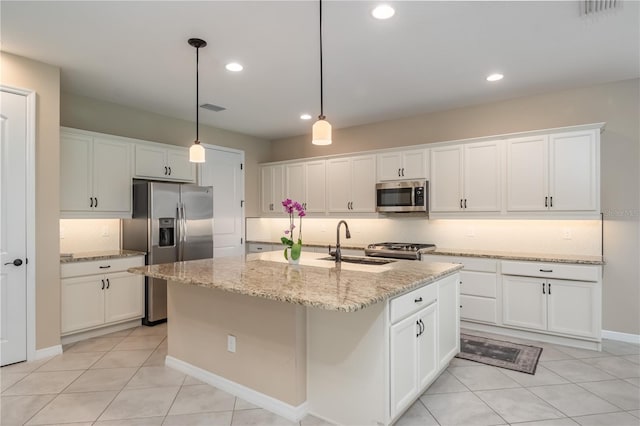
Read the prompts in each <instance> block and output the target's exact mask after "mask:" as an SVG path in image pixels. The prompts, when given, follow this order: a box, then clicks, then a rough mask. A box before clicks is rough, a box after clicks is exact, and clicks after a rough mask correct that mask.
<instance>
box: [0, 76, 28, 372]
mask: <svg viewBox="0 0 640 426" xmlns="http://www.w3.org/2000/svg"><path fill="white" fill-rule="evenodd" d="M35 99H36V95H35V93H34V92H32V91H28V90H23V89H16V88H11V87H8V86H0V365H7V364H13V363H16V362H20V361H25V360H27V359H32V358H34V357H35V273H34V272H35V268H34V265H35V233H34V231H35V209H34V205H35V182H34V180H35V161H34V158H35V152H34V149H35Z"/></svg>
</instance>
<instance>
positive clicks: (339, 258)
mask: <svg viewBox="0 0 640 426" xmlns="http://www.w3.org/2000/svg"><path fill="white" fill-rule="evenodd" d="M343 223H344V230H345V231H346V234H347V238H351V232H349V225H347V222H345V221H344V220H341V221H340V222H338V226H337V227H336V263H340V262H342V253H341V252H340V225H342V224H343Z"/></svg>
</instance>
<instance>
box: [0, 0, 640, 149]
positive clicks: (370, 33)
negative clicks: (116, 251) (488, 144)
mask: <svg viewBox="0 0 640 426" xmlns="http://www.w3.org/2000/svg"><path fill="white" fill-rule="evenodd" d="M618 1H620V0H618ZM377 3H379V2H373V1H346V0H342V1H325V2H324V3H323V9H324V16H323V19H324V65H325V73H324V76H325V108H324V109H325V115H326V116H327V119H328V120H329V121H330V122H331V123H332V124H333V126H334V128H341V127H348V126H353V125H359V124H365V123H370V122H376V121H382V120H387V119H393V118H399V117H403V116H411V115H417V114H421V113H426V112H430V111H437V110H443V109H449V108H455V107H461V106H465V105H473V104H479V103H484V102H490V101H495V100H500V99H507V98H514V97H519V96H526V95H531V94H535V93H541V92H547V91H554V90H560V89H564V88H570V87H579V86H586V85H590V84H597V83H603V82H607V81H615V80H624V79H629V78H634V77H638V76H640V3H639V2H637V1H627V2H624V3H623V7H622V8H620V9H617V10H614V11H609V12H605V13H602V14H600V15H598V16H592V17H585V16H581V15H580V14H579V11H580V8H579V2H578V1H568V2H561V1H553V2H463V1H455V2H454V1H450V2H431V1H409V2H399V1H396V2H391V3H392V4H393V5H394V7H395V9H396V15H395V16H394V17H393V18H392V19H390V20H388V21H377V20H375V19H373V18H372V17H371V15H370V10H371V9H372V8H373V6H374V5H375V4H377ZM0 19H1V22H0V24H1V27H0V31H1V32H0V34H1V37H2V39H1V47H2V50H4V51H6V52H10V53H15V54H17V55H21V56H25V57H28V58H32V59H36V60H39V61H42V62H45V63H49V64H53V65H56V66H59V67H60V68H61V76H62V77H61V78H62V81H61V84H62V91H64V92H69V93H74V94H78V95H82V96H87V97H91V98H96V99H101V100H105V101H109V102H114V103H117V104H122V105H127V106H130V107H134V108H138V109H142V110H147V111H152V112H155V113H159V114H163V115H167V116H171V117H176V118H181V119H185V120H190V121H195V49H194V48H192V47H191V46H189V45H188V44H187V39H188V38H190V37H199V38H202V39H204V40H206V41H207V42H208V46H207V47H205V48H204V49H201V50H200V101H201V103H204V102H210V103H213V104H216V105H221V106H224V107H226V108H228V109H227V110H226V111H223V112H218V113H214V112H210V111H206V110H202V109H201V110H200V111H201V113H200V120H201V122H202V123H206V124H209V125H212V126H216V127H221V128H224V129H229V130H234V131H238V132H242V133H246V134H250V135H254V136H258V137H263V138H266V139H277V138H282V137H287V136H294V135H300V134H305V133H310V127H311V124H312V123H311V122H310V121H306V122H305V121H302V120H300V119H299V116H300V114H301V113H303V112H308V113H310V114H311V115H312V116H314V119H315V116H317V115H318V114H319V110H320V105H319V103H320V101H319V91H320V89H319V48H318V3H317V2H316V1H279V2H274V1H196V2H187V1H178V2H170V1H140V2H133V1H128V2H126V1H125V2H109V1H106V2H95V1H78V2H74V1H71V2H59V1H46V2H31V1H15V2H13V1H6V0H3V1H2V2H0ZM231 60H235V61H238V62H241V63H242V64H243V65H244V67H245V69H244V71H243V72H241V73H236V74H233V73H230V72H228V71H226V70H225V69H224V65H225V64H226V63H227V62H229V61H231ZM495 71H499V72H502V73H503V74H505V78H504V80H503V81H501V82H499V83H488V82H487V81H485V77H486V76H487V75H488V74H489V73H491V72H495Z"/></svg>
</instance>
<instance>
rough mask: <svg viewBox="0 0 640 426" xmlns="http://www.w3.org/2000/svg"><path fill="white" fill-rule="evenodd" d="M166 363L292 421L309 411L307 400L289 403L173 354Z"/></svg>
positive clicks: (297, 420) (166, 359) (302, 416)
mask: <svg viewBox="0 0 640 426" xmlns="http://www.w3.org/2000/svg"><path fill="white" fill-rule="evenodd" d="M165 365H166V366H167V367H170V368H173V369H174V370H178V371H180V372H182V373H185V374H188V375H189V376H192V377H194V378H196V379H198V380H200V381H202V382H205V383H208V384H210V385H211V386H215V387H216V388H218V389H222V390H223V391H225V392H228V393H230V394H232V395H235V396H237V397H240V398H242V399H244V400H246V401H249V402H250V403H252V404H255V405H257V406H259V407H261V408H264V409H265V410H268V411H271V412H272V413H275V414H277V415H279V416H282V417H284V418H286V419H287V420H290V421H292V422H299V421H300V420H301V419H302V418H304V417H305V416H306V415H307V413H308V404H307V402H306V401H305V402H304V403H302V404H300V405H298V406H297V407H296V406H293V405H289V404H287V403H285V402H282V401H280V400H278V399H275V398H273V397H271V396H269V395H265V394H263V393H261V392H258V391H255V390H253V389H251V388H248V387H246V386H243V385H241V384H239V383H236V382H232V381H231V380H228V379H225V378H224V377H221V376H218V375H217V374H213V373H211V372H209V371H207V370H203V369H202V368H200V367H196V366H195V365H192V364H189V363H187V362H184V361H182V360H179V359H177V358H174V357H172V356H167V357H166V358H165Z"/></svg>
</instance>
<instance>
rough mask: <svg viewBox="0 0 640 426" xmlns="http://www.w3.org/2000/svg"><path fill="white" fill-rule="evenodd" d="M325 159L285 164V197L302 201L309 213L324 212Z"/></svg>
mask: <svg viewBox="0 0 640 426" xmlns="http://www.w3.org/2000/svg"><path fill="white" fill-rule="evenodd" d="M325 167H326V166H325V160H317V161H308V162H304V163H292V164H286V165H285V198H290V199H292V200H294V201H298V202H299V203H301V204H302V205H303V206H304V208H305V210H306V211H307V212H308V213H324V212H325V211H326V204H325V179H326V177H325V172H326V171H325Z"/></svg>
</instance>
